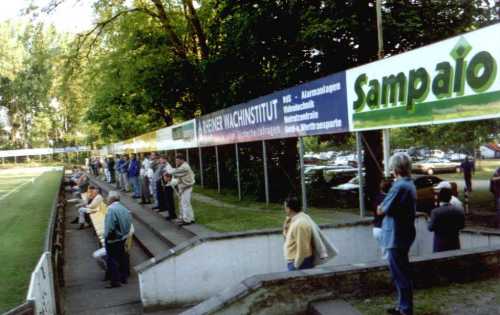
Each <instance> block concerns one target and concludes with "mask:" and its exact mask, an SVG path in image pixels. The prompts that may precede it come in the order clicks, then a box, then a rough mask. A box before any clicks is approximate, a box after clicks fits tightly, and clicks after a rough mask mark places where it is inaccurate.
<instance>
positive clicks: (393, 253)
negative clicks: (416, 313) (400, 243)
mask: <svg viewBox="0 0 500 315" xmlns="http://www.w3.org/2000/svg"><path fill="white" fill-rule="evenodd" d="M408 252H409V249H401V248H389V249H387V253H388V259H389V270H390V271H391V276H392V280H393V281H394V284H395V285H396V291H397V292H398V304H399V306H398V308H399V311H400V312H402V313H403V314H405V315H413V284H412V280H411V266H410V260H409V258H408Z"/></svg>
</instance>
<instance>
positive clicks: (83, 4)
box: [0, 0, 93, 33]
mask: <svg viewBox="0 0 500 315" xmlns="http://www.w3.org/2000/svg"><path fill="white" fill-rule="evenodd" d="M30 2H31V1H30V0H0V22H1V21H5V20H9V19H11V20H18V19H23V17H22V16H21V13H20V11H21V10H22V9H25V8H26V7H27V6H28V5H29V3H30ZM34 2H35V4H36V5H37V6H39V7H46V6H47V4H48V3H49V2H50V0H35V1H34ZM92 3H93V1H91V0H80V1H78V0H66V1H65V2H64V3H63V4H62V5H61V6H59V7H58V8H57V10H56V11H55V12H52V13H51V14H50V15H46V14H45V15H43V19H44V21H45V22H47V23H52V24H54V25H55V26H56V28H57V29H58V30H59V31H61V32H71V33H77V32H81V31H83V30H86V29H88V28H89V27H90V25H91V24H92V21H93V11H92ZM24 18H26V17H24Z"/></svg>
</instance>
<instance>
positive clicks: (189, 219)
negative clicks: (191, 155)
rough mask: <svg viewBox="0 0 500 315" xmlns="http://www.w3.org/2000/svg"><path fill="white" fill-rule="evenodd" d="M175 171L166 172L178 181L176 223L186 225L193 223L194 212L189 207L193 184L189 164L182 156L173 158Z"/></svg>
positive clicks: (178, 155)
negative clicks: (178, 207)
mask: <svg viewBox="0 0 500 315" xmlns="http://www.w3.org/2000/svg"><path fill="white" fill-rule="evenodd" d="M175 165H176V168H175V169H169V168H168V167H167V171H168V172H169V173H170V174H172V175H173V176H174V178H176V179H177V180H178V184H177V186H178V188H179V198H180V211H179V212H180V213H179V214H180V220H179V222H178V223H180V224H181V225H187V224H191V223H194V212H193V207H192V206H191V194H192V193H193V186H194V184H195V180H194V173H193V170H192V169H191V167H190V166H189V164H188V163H187V162H186V160H185V159H184V156H183V155H182V154H180V153H179V154H177V156H176V157H175Z"/></svg>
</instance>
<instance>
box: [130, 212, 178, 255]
mask: <svg viewBox="0 0 500 315" xmlns="http://www.w3.org/2000/svg"><path fill="white" fill-rule="evenodd" d="M132 221H133V224H134V238H135V240H136V241H137V243H138V244H139V246H140V247H141V248H142V249H143V250H144V252H146V253H147V255H148V256H149V257H155V256H158V255H160V254H162V253H165V252H166V251H168V250H169V249H170V248H172V246H171V245H170V244H169V243H168V242H165V241H164V240H162V239H160V238H159V237H158V236H157V235H156V234H155V233H153V232H152V231H151V230H150V229H149V228H148V227H147V226H146V225H145V224H144V223H142V222H141V221H139V220H135V219H133V220H132Z"/></svg>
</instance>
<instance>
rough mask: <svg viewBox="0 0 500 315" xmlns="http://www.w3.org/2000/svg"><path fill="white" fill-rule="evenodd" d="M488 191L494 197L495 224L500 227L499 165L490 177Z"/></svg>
mask: <svg viewBox="0 0 500 315" xmlns="http://www.w3.org/2000/svg"><path fill="white" fill-rule="evenodd" d="M490 191H491V193H492V194H493V198H495V211H496V214H497V218H496V222H495V225H496V227H497V228H499V227H500V167H499V168H497V169H496V171H495V173H493V176H492V177H491V179H490Z"/></svg>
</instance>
